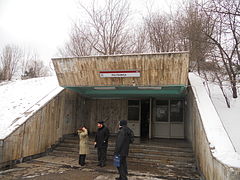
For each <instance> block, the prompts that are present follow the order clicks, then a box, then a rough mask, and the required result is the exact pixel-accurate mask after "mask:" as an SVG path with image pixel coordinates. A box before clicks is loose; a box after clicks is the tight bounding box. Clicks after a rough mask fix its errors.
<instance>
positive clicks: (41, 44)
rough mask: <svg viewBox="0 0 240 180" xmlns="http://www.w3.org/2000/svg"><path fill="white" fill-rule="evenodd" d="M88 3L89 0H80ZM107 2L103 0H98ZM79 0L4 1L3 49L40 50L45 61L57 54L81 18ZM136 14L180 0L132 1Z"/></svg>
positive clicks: (0, 19)
mask: <svg viewBox="0 0 240 180" xmlns="http://www.w3.org/2000/svg"><path fill="white" fill-rule="evenodd" d="M80 1H82V3H87V2H89V0H80ZM98 1H103V0H98ZM77 2H78V0H0V48H1V49H2V48H3V46H4V45H6V44H9V43H10V44H16V45H18V46H20V47H22V48H25V49H29V50H33V51H35V52H37V53H38V54H39V56H40V58H41V59H42V60H44V61H49V60H50V59H51V58H52V57H55V56H56V53H57V48H58V47H62V46H63V45H64V42H66V41H67V39H68V37H69V32H70V29H71V25H72V23H73V22H74V21H76V20H77V19H79V17H81V15H80V14H81V12H80V10H79V8H78V4H77ZM129 2H130V3H131V7H132V12H133V14H134V17H135V18H136V17H137V18H139V19H140V18H141V16H142V15H144V14H146V12H147V5H148V6H149V4H153V6H152V8H153V9H154V10H156V9H159V10H160V11H163V10H164V11H166V9H168V7H169V6H170V5H171V6H173V5H174V4H173V2H176V0H129ZM150 8H151V7H150Z"/></svg>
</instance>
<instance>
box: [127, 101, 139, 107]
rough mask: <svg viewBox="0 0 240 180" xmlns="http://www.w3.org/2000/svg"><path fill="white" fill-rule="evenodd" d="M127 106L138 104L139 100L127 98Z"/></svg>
mask: <svg viewBox="0 0 240 180" xmlns="http://www.w3.org/2000/svg"><path fill="white" fill-rule="evenodd" d="M128 106H139V100H128Z"/></svg>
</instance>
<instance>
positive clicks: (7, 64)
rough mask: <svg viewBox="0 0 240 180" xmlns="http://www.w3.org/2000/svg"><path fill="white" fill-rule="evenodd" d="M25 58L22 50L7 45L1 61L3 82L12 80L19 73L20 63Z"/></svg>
mask: <svg viewBox="0 0 240 180" xmlns="http://www.w3.org/2000/svg"><path fill="white" fill-rule="evenodd" d="M22 57H23V52H22V50H21V49H20V48H19V47H18V46H16V45H6V46H5V47H4V48H3V50H2V55H1V59H0V67H1V69H2V70H1V71H2V73H1V77H0V78H1V80H11V79H12V77H13V75H14V74H15V73H16V72H17V67H18V63H19V62H20V60H21V58H22Z"/></svg>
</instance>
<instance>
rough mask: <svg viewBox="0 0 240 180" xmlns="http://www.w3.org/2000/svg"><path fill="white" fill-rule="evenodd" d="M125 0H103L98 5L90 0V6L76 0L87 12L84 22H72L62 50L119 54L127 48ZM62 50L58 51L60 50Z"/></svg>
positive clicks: (74, 52)
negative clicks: (67, 40) (69, 33)
mask: <svg viewBox="0 0 240 180" xmlns="http://www.w3.org/2000/svg"><path fill="white" fill-rule="evenodd" d="M127 2H128V1H127V0H106V1H105V4H104V5H103V6H98V5H97V1H95V0H93V1H92V4H91V7H90V8H87V7H86V6H84V5H83V4H80V8H81V10H83V11H84V12H85V13H86V15H87V20H86V22H80V23H78V24H77V23H76V24H75V25H74V26H73V32H72V34H71V36H70V41H69V42H68V43H67V44H66V45H65V52H67V54H70V55H77V56H79V55H80V56H82V55H89V54H102V55H109V54H120V53H126V52H129V43H128V40H129V35H128V29H127V19H128V17H129V4H128V3H127ZM60 53H62V54H64V53H63V50H62V52H60Z"/></svg>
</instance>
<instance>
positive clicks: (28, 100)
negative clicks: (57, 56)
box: [0, 76, 63, 139]
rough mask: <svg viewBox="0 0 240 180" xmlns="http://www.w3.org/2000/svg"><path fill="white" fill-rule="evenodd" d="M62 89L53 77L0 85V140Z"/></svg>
mask: <svg viewBox="0 0 240 180" xmlns="http://www.w3.org/2000/svg"><path fill="white" fill-rule="evenodd" d="M62 89H63V88H61V87H60V86H59V85H58V81H57V77H55V76H51V77H43V78H34V79H28V80H17V81H11V82H3V83H0V139H4V138H5V137H7V136H8V135H9V134H10V133H11V132H12V131H14V130H15V129H16V128H17V127H19V126H20V125H21V124H22V123H24V122H25V121H26V119H27V118H28V117H30V116H31V115H32V114H33V113H34V112H36V111H37V110H38V109H39V108H40V107H42V106H43V105H44V104H45V103H47V102H48V101H49V100H50V99H52V98H53V97H54V96H56V95H57V94H58V93H59V92H60V91H62Z"/></svg>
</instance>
